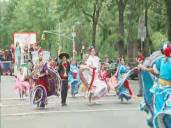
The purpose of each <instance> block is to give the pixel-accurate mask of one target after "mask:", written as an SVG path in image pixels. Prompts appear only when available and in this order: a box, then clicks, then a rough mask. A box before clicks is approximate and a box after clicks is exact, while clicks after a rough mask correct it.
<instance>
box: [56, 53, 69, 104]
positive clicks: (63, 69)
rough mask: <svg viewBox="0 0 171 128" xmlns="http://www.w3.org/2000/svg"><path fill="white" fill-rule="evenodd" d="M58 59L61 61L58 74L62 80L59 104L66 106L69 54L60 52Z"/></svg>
mask: <svg viewBox="0 0 171 128" xmlns="http://www.w3.org/2000/svg"><path fill="white" fill-rule="evenodd" d="M59 59H60V60H61V63H60V64H59V68H58V72H59V75H60V77H61V79H62V87H61V104H62V106H66V105H67V104H66V99H67V93H68V73H69V71H70V63H69V62H68V59H69V54H68V53H66V52H62V53H60V54H59Z"/></svg>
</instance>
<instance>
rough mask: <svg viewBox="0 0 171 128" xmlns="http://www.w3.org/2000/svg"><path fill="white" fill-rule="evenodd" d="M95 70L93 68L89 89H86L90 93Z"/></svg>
mask: <svg viewBox="0 0 171 128" xmlns="http://www.w3.org/2000/svg"><path fill="white" fill-rule="evenodd" d="M95 70H96V69H95V68H93V74H92V79H91V82H90V87H89V89H88V91H90V90H91V88H92V85H93V82H94V77H95Z"/></svg>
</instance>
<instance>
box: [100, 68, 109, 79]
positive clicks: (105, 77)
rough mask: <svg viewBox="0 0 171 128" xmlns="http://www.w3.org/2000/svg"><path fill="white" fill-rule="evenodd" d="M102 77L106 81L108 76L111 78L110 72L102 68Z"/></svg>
mask: <svg viewBox="0 0 171 128" xmlns="http://www.w3.org/2000/svg"><path fill="white" fill-rule="evenodd" d="M100 78H101V79H102V80H104V81H106V79H107V78H109V73H108V72H107V71H106V70H102V71H101V72H100Z"/></svg>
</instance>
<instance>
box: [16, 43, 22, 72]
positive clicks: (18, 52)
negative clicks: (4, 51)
mask: <svg viewBox="0 0 171 128" xmlns="http://www.w3.org/2000/svg"><path fill="white" fill-rule="evenodd" d="M15 62H16V65H17V70H19V68H20V66H21V47H20V45H19V42H17V43H16V47H15Z"/></svg>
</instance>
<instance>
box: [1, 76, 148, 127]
mask: <svg viewBox="0 0 171 128" xmlns="http://www.w3.org/2000/svg"><path fill="white" fill-rule="evenodd" d="M1 80H2V81H1V128H47V127H51V128H57V127H59V128H148V127H147V126H146V123H145V118H146V115H145V114H144V113H143V112H140V111H139V103H140V102H141V100H142V99H141V98H139V99H132V100H131V101H130V102H128V103H124V104H121V103H120V101H119V100H118V99H117V97H116V96H114V94H110V95H108V96H106V97H104V98H102V99H100V100H99V101H98V104H95V105H91V106H89V105H88V104H87V100H85V99H84V98H83V97H81V96H80V97H76V98H72V97H70V95H69V98H68V100H67V101H68V102H67V103H68V106H67V107H61V105H60V98H57V97H49V99H48V106H47V108H46V109H44V110H40V109H33V108H32V107H31V105H30V103H29V99H28V98H26V99H23V100H20V99H18V98H19V96H18V95H17V94H16V93H15V92H14V91H13V84H14V78H13V77H7V76H6V77H2V78H1ZM136 84H137V81H136V82H135V81H134V82H133V81H132V82H131V85H132V87H133V89H134V91H135V93H136V92H137V85H136Z"/></svg>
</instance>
